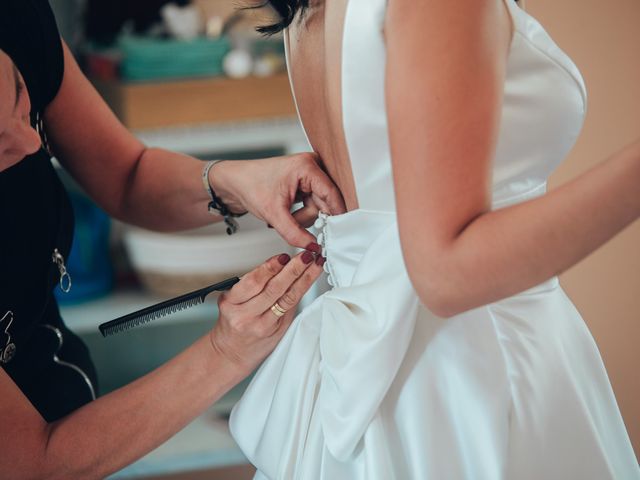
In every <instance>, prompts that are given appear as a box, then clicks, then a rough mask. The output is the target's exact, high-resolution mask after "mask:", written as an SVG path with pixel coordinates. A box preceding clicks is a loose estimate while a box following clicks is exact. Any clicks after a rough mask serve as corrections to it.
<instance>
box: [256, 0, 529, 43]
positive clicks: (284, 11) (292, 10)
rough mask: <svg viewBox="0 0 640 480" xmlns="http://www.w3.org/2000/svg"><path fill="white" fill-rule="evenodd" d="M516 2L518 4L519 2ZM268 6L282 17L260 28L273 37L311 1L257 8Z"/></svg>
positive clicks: (269, 0) (273, 1)
mask: <svg viewBox="0 0 640 480" xmlns="http://www.w3.org/2000/svg"><path fill="white" fill-rule="evenodd" d="M515 1H516V2H517V1H518V0H515ZM267 5H270V6H271V7H272V8H273V9H274V10H275V12H276V13H277V14H278V16H279V17H280V21H278V22H276V23H273V24H271V25H263V26H261V27H258V31H259V32H260V33H264V34H265V35H273V34H274V33H278V32H280V31H281V30H284V29H285V28H287V27H288V26H289V25H291V22H293V19H294V18H295V17H296V15H297V14H298V13H300V14H301V15H302V14H303V13H304V11H305V10H306V9H307V8H308V7H309V0H266V1H264V2H263V3H262V4H260V5H258V6H257V7H256V8H260V7H266V6H267Z"/></svg>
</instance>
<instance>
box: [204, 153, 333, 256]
mask: <svg viewBox="0 0 640 480" xmlns="http://www.w3.org/2000/svg"><path fill="white" fill-rule="evenodd" d="M209 183H210V185H211V186H212V187H213V189H214V190H215V192H216V194H217V195H218V196H219V197H220V198H221V199H222V201H223V202H225V203H226V204H227V205H228V206H229V208H230V209H231V210H232V211H233V212H238V213H239V212H243V211H247V210H248V211H249V212H251V213H252V214H253V215H255V216H256V217H258V218H260V219H262V220H264V221H265V222H267V224H269V225H271V226H273V228H275V229H276V230H277V232H278V233H279V234H280V235H281V236H282V238H284V239H285V240H286V241H287V242H288V243H289V244H290V245H293V246H295V247H299V248H305V247H306V246H307V245H309V243H311V242H313V241H314V240H315V239H314V238H313V235H311V234H310V233H309V232H307V231H306V230H305V229H304V228H303V227H308V226H310V225H311V224H312V223H313V221H314V220H315V219H316V217H317V216H318V212H319V211H323V212H326V213H329V214H331V215H338V214H341V213H344V212H345V205H344V201H343V199H342V195H341V194H340V191H339V190H338V188H337V187H336V186H335V184H334V183H333V182H332V181H331V179H330V178H329V177H328V176H327V174H326V173H325V172H324V171H323V170H322V168H321V167H320V165H319V163H318V157H317V155H316V154H314V153H299V154H295V155H289V156H286V157H274V158H267V159H264V160H244V161H227V162H220V163H218V164H216V165H215V166H214V167H213V168H211V170H210V172H209ZM296 202H302V203H303V207H302V208H300V209H299V210H297V211H295V212H294V213H293V214H292V213H291V206H292V205H293V204H294V203H296Z"/></svg>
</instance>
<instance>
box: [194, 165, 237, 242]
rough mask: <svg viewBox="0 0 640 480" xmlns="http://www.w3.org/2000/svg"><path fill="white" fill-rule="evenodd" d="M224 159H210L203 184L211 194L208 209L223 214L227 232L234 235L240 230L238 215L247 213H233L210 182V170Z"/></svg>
mask: <svg viewBox="0 0 640 480" xmlns="http://www.w3.org/2000/svg"><path fill="white" fill-rule="evenodd" d="M223 161H224V160H210V161H208V162H207V163H206V164H205V166H204V168H203V169H202V184H203V185H204V189H205V190H206V191H207V193H208V194H209V198H210V199H211V201H210V202H209V203H208V204H207V210H208V211H209V213H210V214H212V215H221V216H222V217H223V218H224V223H225V224H226V225H227V234H228V235H233V234H234V233H236V232H237V231H238V222H237V221H236V220H235V218H237V217H241V216H243V215H245V214H246V213H247V212H244V213H233V212H232V211H231V210H230V209H229V207H228V206H227V205H226V204H225V203H224V202H223V201H222V200H221V199H220V198H219V197H218V196H217V195H216V192H215V191H214V190H213V188H211V184H210V183H209V170H211V167H213V166H214V165H215V164H216V163H219V162H223Z"/></svg>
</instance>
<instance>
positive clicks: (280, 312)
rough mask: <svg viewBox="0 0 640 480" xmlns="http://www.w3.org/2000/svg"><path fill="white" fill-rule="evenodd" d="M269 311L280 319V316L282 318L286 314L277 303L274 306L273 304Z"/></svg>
mask: <svg viewBox="0 0 640 480" xmlns="http://www.w3.org/2000/svg"><path fill="white" fill-rule="evenodd" d="M271 311H272V312H273V314H274V315H275V316H276V317H281V316H283V315H284V314H285V313H287V311H286V310H285V309H284V308H282V307H281V306H280V305H279V304H278V302H276V303H274V304H273V306H272V307H271Z"/></svg>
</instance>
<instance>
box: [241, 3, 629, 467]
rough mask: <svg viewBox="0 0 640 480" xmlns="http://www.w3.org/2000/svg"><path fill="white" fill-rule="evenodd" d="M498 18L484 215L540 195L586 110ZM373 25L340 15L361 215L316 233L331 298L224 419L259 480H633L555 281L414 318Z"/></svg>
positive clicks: (532, 45) (548, 54) (522, 21)
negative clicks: (506, 45)
mask: <svg viewBox="0 0 640 480" xmlns="http://www.w3.org/2000/svg"><path fill="white" fill-rule="evenodd" d="M506 2H507V4H508V6H509V10H510V11H511V13H512V17H513V20H514V25H515V30H516V32H515V35H514V38H513V43H512V45H511V51H510V56H509V60H508V69H507V76H506V82H505V90H504V106H503V119H502V124H501V130H500V137H499V142H498V149H497V154H496V159H495V169H494V175H493V177H494V182H493V186H494V189H493V199H494V208H499V207H502V206H505V205H509V204H513V203H517V202H519V201H522V200H524V199H527V198H532V197H535V196H538V195H542V194H544V190H545V182H546V179H547V177H548V176H549V174H550V173H551V172H552V170H553V169H554V168H555V166H556V165H557V164H558V163H559V162H560V161H561V160H562V159H563V158H564V157H565V155H566V154H567V152H568V151H569V149H570V148H571V147H572V146H573V144H574V142H575V139H576V138H577V136H578V133H579V131H580V128H581V126H582V122H583V118H584V113H585V106H586V93H585V88H584V83H583V81H582V77H581V76H580V73H579V72H578V70H577V69H576V67H575V65H574V64H573V63H572V62H571V60H570V59H569V58H568V57H567V56H566V55H565V54H564V53H562V51H560V50H559V49H558V47H557V46H556V45H555V44H554V43H553V41H552V40H551V39H550V38H549V36H548V35H547V34H546V33H545V31H544V30H543V29H542V27H541V26H540V25H539V24H538V23H537V22H536V21H535V20H534V19H533V18H532V17H531V16H529V15H528V14H526V13H525V12H523V11H521V10H520V9H519V8H518V7H517V6H516V5H515V3H513V0H506ZM385 9H386V2H385V0H349V3H348V8H347V13H346V20H345V28H344V42H343V79H342V89H343V121H344V130H345V136H346V140H347V145H348V149H349V155H350V158H351V162H352V168H353V172H354V178H355V183H356V188H357V195H358V201H359V204H360V207H361V208H360V209H358V210H355V211H352V212H349V213H347V214H345V215H341V216H336V217H328V218H327V217H325V216H322V218H321V220H320V224H319V226H320V227H321V229H322V234H323V235H322V236H323V243H324V247H325V253H326V256H327V264H326V267H327V270H328V272H329V276H330V280H331V283H332V284H333V285H335V286H334V288H333V289H332V290H331V291H329V292H327V293H326V294H324V295H323V296H321V297H320V298H318V299H317V300H316V301H315V302H314V303H313V304H312V305H311V306H309V307H308V308H307V309H305V310H304V311H303V312H302V313H301V314H300V315H299V316H298V318H297V319H296V320H295V322H294V324H293V326H292V327H291V328H290V330H289V332H287V334H286V335H285V338H284V339H283V340H282V342H281V343H280V345H278V347H277V348H276V350H275V351H274V352H273V354H272V355H271V356H270V357H269V358H268V359H267V360H266V361H265V362H264V364H263V365H262V367H261V368H260V369H259V371H258V372H257V374H256V376H255V377H254V379H253V381H252V382H251V384H250V386H249V388H248V389H247V391H246V393H245V395H244V396H243V398H242V399H241V401H240V402H239V403H238V404H237V405H236V407H235V409H234V411H233V412H232V416H231V430H232V433H233V435H234V437H235V439H236V440H237V442H238V444H239V445H240V447H241V448H242V450H243V451H244V453H245V454H246V455H247V457H248V458H249V460H250V461H251V462H252V463H253V464H254V465H256V467H257V468H258V473H257V475H256V478H269V479H287V480H289V479H302V480H309V479H326V480H340V479H349V480H357V479H367V480H377V479H380V480H390V479H434V480H444V479H447V480H449V479H492V480H493V479H507V478H508V479H531V480H534V479H535V480H539V479H559V480H560V479H562V480H566V479H580V480H585V479H594V480H595V479H598V480H603V479H621V480H632V479H640V470H639V468H638V463H637V460H636V459H635V456H634V453H633V450H632V448H631V445H630V442H629V438H628V436H627V433H626V430H625V427H624V424H623V421H622V418H621V416H620V413H619V411H618V407H617V405H616V401H615V398H614V395H613V392H612V390H611V387H610V384H609V380H608V378H607V374H606V372H605V369H604V366H603V363H602V360H601V358H600V355H599V353H598V349H597V347H596V345H595V343H594V341H593V339H592V337H591V335H590V333H589V331H588V329H587V327H586V325H585V324H584V322H583V320H582V319H581V317H580V315H579V314H578V312H577V311H576V310H575V308H574V307H573V305H572V304H571V302H570V301H569V299H568V298H567V297H566V296H565V294H564V293H563V291H562V289H561V288H560V287H559V285H558V281H557V279H556V278H553V279H550V280H549V281H547V282H545V283H543V284H542V285H539V286H537V287H535V288H533V289H530V290H528V291H526V292H523V293H521V294H519V295H515V296H513V297H511V298H508V299H505V300H502V301H499V302H496V303H495V304H492V305H487V306H484V307H481V308H477V309H474V310H472V311H469V312H466V313H464V314H461V315H457V316H455V317H453V318H450V319H446V320H445V319H440V318H438V317H436V316H435V315H433V314H432V313H431V312H429V311H428V310H427V309H426V308H425V307H424V306H422V305H421V304H420V302H419V299H418V297H417V295H416V293H415V291H414V289H413V287H412V285H411V282H410V281H409V278H408V275H407V271H406V268H405V266H404V263H403V257H402V251H401V248H400V241H399V238H398V231H397V225H396V215H395V206H394V201H393V186H392V180H391V163H390V154H389V143H388V136H387V119H386V112H385V105H384V91H383V89H384V67H385V45H384V42H383V36H382V25H383V20H384V15H385ZM612 321H615V319H612Z"/></svg>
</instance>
